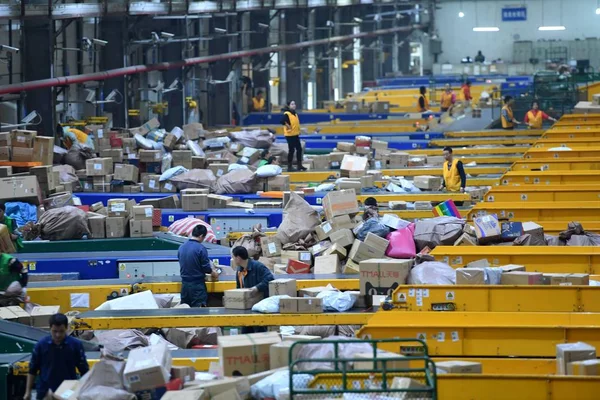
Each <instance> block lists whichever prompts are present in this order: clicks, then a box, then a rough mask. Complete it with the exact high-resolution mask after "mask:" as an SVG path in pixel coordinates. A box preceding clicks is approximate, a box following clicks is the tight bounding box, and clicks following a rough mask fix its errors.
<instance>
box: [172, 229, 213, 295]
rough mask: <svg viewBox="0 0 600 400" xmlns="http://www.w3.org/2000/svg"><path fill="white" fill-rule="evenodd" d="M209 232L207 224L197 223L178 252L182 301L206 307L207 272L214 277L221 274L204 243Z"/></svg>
mask: <svg viewBox="0 0 600 400" xmlns="http://www.w3.org/2000/svg"><path fill="white" fill-rule="evenodd" d="M207 234H208V230H207V229H206V226H204V225H196V226H195V227H194V229H193V230H192V235H191V237H190V240H188V241H187V242H185V243H184V244H183V245H182V246H181V247H179V251H178V252H177V258H178V259H179V271H180V275H181V302H182V303H184V304H187V305H189V306H190V307H206V305H207V304H208V291H207V290H206V274H211V276H212V277H213V279H216V278H218V276H219V273H218V272H217V270H216V269H215V268H213V266H212V263H211V262H210V260H209V259H208V251H207V250H206V247H204V245H203V244H202V242H203V241H204V239H205V238H206V235H207Z"/></svg>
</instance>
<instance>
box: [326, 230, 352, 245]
mask: <svg viewBox="0 0 600 400" xmlns="http://www.w3.org/2000/svg"><path fill="white" fill-rule="evenodd" d="M329 238H330V239H331V242H332V243H333V244H338V245H339V246H341V247H348V246H351V245H352V244H353V243H354V233H352V231H351V230H350V229H340V230H339V231H335V232H333V233H332V234H331V235H330V236H329Z"/></svg>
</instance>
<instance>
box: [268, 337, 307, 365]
mask: <svg viewBox="0 0 600 400" xmlns="http://www.w3.org/2000/svg"><path fill="white" fill-rule="evenodd" d="M294 343H295V342H294V341H283V342H281V343H277V344H274V345H272V346H271V349H270V358H271V369H275V368H283V367H286V368H289V365H290V361H291V360H290V349H291V347H292V345H294ZM299 350H300V345H296V346H294V354H293V355H292V361H293V360H295V359H296V358H297V357H298V351H299Z"/></svg>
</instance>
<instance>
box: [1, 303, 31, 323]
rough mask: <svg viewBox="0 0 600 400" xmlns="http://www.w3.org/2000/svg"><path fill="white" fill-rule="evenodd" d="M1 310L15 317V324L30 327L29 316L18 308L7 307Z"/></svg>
mask: <svg viewBox="0 0 600 400" xmlns="http://www.w3.org/2000/svg"><path fill="white" fill-rule="evenodd" d="M3 309H5V310H8V311H10V312H12V313H13V314H14V315H15V316H16V317H17V320H16V321H17V322H18V323H20V324H23V325H31V315H30V314H29V313H28V312H27V311H25V310H23V309H22V308H21V307H19V306H8V307H4V308H3Z"/></svg>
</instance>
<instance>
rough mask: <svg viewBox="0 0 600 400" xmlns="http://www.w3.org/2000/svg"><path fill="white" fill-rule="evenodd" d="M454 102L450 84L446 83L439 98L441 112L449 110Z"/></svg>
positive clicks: (454, 98) (454, 97) (454, 95)
mask: <svg viewBox="0 0 600 400" xmlns="http://www.w3.org/2000/svg"><path fill="white" fill-rule="evenodd" d="M454 103H456V94H455V93H454V92H453V91H452V88H451V87H450V84H449V83H447V84H446V87H445V90H444V93H442V98H441V100H440V106H441V109H442V112H446V111H450V109H451V108H452V107H453V106H454Z"/></svg>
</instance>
